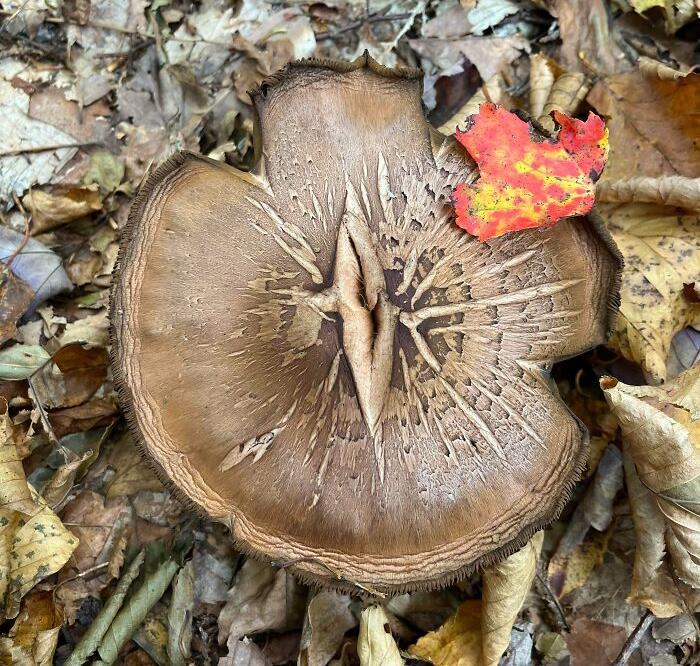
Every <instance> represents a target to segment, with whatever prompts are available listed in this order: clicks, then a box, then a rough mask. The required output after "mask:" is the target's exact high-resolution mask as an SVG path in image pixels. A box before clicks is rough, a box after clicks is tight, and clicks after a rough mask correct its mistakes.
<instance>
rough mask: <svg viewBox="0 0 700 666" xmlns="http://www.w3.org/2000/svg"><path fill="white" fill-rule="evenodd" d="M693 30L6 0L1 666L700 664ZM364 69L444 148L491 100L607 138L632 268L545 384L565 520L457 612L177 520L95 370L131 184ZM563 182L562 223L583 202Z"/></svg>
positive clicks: (477, 582)
mask: <svg viewBox="0 0 700 666" xmlns="http://www.w3.org/2000/svg"><path fill="white" fill-rule="evenodd" d="M699 30H700V26H699V21H698V15H697V7H695V6H694V4H693V3H692V2H689V1H686V0H674V1H673V2H661V1H660V0H658V1H656V0H653V1H652V0H644V1H641V0H634V1H631V2H619V1H617V0H594V1H593V2H583V1H582V0H576V1H572V2H564V1H563V0H533V1H532V2H529V1H527V0H521V1H518V2H514V1H512V0H461V1H457V0H444V1H441V2H437V1H436V0H371V1H370V2H366V1H365V0H362V1H360V0H347V1H341V0H326V1H325V2H319V3H298V2H289V3H278V2H267V1H266V0H240V1H239V2H235V3H228V2H223V1H222V0H203V2H200V3H193V2H191V1H190V0H178V1H176V2H170V1H168V0H133V1H131V2H128V3H127V2H125V3H112V2H108V1H107V0H92V1H87V2H86V1H82V0H78V1H72V0H71V1H68V0H65V1H63V2H56V3H53V2H52V3H49V2H43V1H39V0H37V1H36V2H35V1H32V2H25V3H18V2H14V1H13V0H6V1H3V2H0V52H1V55H0V110H1V111H2V113H0V255H1V256H0V262H1V263H2V266H0V270H1V273H0V404H1V405H2V410H1V411H2V416H1V418H0V433H1V437H0V605H1V607H2V610H3V615H4V623H3V624H2V628H0V663H3V664H4V663H13V664H15V663H16V664H40V665H42V666H43V665H44V664H46V665H48V664H51V663H66V664H73V665H75V664H82V663H123V664H153V663H155V664H159V665H162V666H165V665H166V664H191V663H193V664H221V665H222V666H226V665H228V664H231V665H235V666H239V665H251V664H255V665H258V664H259V665H260V666H263V665H268V664H284V663H289V662H297V663H301V664H308V665H309V666H311V665H313V666H325V665H326V664H333V665H334V666H356V665H357V664H362V665H363V666H364V665H369V664H372V665H374V664H380V663H381V664H386V663H392V664H393V663H396V664H399V663H401V664H403V663H407V662H410V661H412V660H415V659H416V656H419V657H420V658H421V659H426V660H429V661H431V662H432V663H434V664H437V665H445V666H455V665H457V664H459V665H460V666H469V665H472V664H474V665H477V664H490V663H494V664H495V663H498V661H499V659H500V658H501V653H503V655H504V656H503V657H502V660H501V663H502V664H504V665H510V666H527V665H528V664H535V663H545V664H559V663H560V664H566V663H571V664H574V665H576V664H583V663H586V664H587V665H592V664H609V663H612V661H613V660H615V659H618V662H617V663H626V662H629V663H630V664H637V663H642V664H647V663H648V664H652V665H653V666H666V665H670V664H690V663H694V660H695V659H696V658H697V653H698V645H697V640H698V625H697V621H696V617H697V616H696V615H695V611H696V610H697V604H698V599H700V597H698V594H699V590H700V577H699V576H698V566H700V565H699V564H698V559H697V558H698V553H699V552H700V550H698V529H699V528H698V526H697V525H696V524H695V522H696V517H697V516H696V512H695V508H696V506H697V501H698V496H697V495H698V489H697V483H696V477H697V474H698V471H697V470H696V469H695V468H696V467H697V464H698V461H697V459H696V458H697V451H698V447H699V446H700V444H699V443H698V441H697V435H698V428H697V423H698V405H697V404H696V403H697V395H698V391H699V389H698V384H697V374H698V362H699V352H698V350H699V349H700V344H699V343H698V340H700V337H699V336H700V334H699V333H698V330H697V329H698V328H700V299H698V297H697V293H698V286H697V285H698V280H699V278H700V250H699V247H698V239H699V238H700V228H699V227H700V221H699V218H698V215H699V210H700V203H699V202H700V188H699V186H698V179H700V152H698V141H699V140H700V136H699V135H698V123H697V122H696V113H695V112H696V109H697V108H698V106H699V102H700V98H699V97H698V91H700V78H699V77H700V75H699V74H697V73H696V70H697V66H698V64H699V61H698V54H697V51H696V50H695V48H696V42H697V36H698V32H699ZM365 50H367V51H369V53H370V55H372V56H373V57H374V58H376V59H377V60H379V61H380V62H381V63H383V64H385V65H387V66H397V65H398V66H419V67H422V68H423V70H424V72H425V79H424V91H423V98H424V103H425V106H426V109H427V110H428V111H429V113H430V119H431V121H432V122H433V124H434V125H435V127H436V128H439V129H440V131H442V132H443V133H445V134H450V135H451V134H455V132H458V138H459V137H460V136H461V137H462V139H465V134H467V135H468V133H469V122H468V120H467V119H468V117H469V116H472V115H473V114H476V113H478V111H479V108H480V107H481V108H486V109H494V108H495V107H494V106H493V105H500V108H501V109H502V111H497V112H496V113H506V111H511V110H515V109H521V110H524V111H525V112H526V113H527V114H528V116H526V117H527V118H528V119H530V122H531V126H532V127H536V128H537V130H536V131H537V132H538V133H540V136H541V137H545V138H546V141H552V140H553V139H552V137H554V136H556V134H557V122H558V123H559V125H560V126H562V127H567V123H568V122H569V121H566V120H564V121H562V119H563V118H564V116H562V115H557V114H564V115H565V116H568V117H571V118H573V119H574V120H573V121H570V122H571V123H574V124H577V123H580V122H584V121H586V119H587V118H589V117H596V116H597V117H600V118H602V119H603V120H604V121H605V124H606V127H607V128H608V130H609V142H610V144H609V145H610V148H609V156H608V161H607V165H606V168H605V170H604V171H603V175H602V177H601V179H600V180H599V181H598V183H597V184H596V185H595V195H596V204H595V206H594V208H593V210H592V211H591V212H590V213H589V215H590V216H591V217H592V218H593V219H595V220H597V221H598V222H599V223H600V224H603V225H605V227H607V229H608V230H609V231H610V233H611V234H612V236H613V238H614V239H615V240H616V242H617V244H618V246H619V248H620V250H621V252H622V254H623V256H624V259H625V271H624V275H623V279H622V292H621V296H622V303H621V308H620V313H621V315H620V317H619V318H618V321H617V324H616V328H615V331H614V334H613V336H612V338H611V340H610V341H609V343H608V345H607V347H605V348H600V349H597V350H594V351H593V352H591V353H589V354H586V355H584V356H581V357H577V358H575V359H571V360H569V361H566V362H564V363H561V364H558V365H557V366H556V367H555V368H554V373H553V374H554V377H555V379H556V381H557V384H558V386H559V389H560V392H561V394H562V396H563V397H564V399H565V400H566V401H567V403H568V404H569V405H570V406H571V408H572V409H573V410H574V411H575V412H576V414H577V415H578V416H579V418H580V419H581V420H582V421H583V422H584V423H585V424H586V426H587V427H588V429H589V432H590V434H591V440H590V456H589V463H588V469H587V472H586V474H585V478H584V479H583V480H582V481H581V483H580V484H579V486H578V487H577V489H576V490H575V492H574V494H573V497H572V500H571V502H570V504H569V506H568V507H567V509H566V510H565V511H564V513H563V515H562V517H561V518H560V519H559V520H558V521H556V522H555V523H554V524H553V525H552V526H550V527H549V528H548V529H546V530H545V531H544V532H543V533H541V536H538V537H537V540H538V541H539V540H540V539H541V540H542V543H541V544H539V543H531V544H530V545H528V546H527V547H526V548H525V549H524V550H522V551H520V552H519V553H516V554H514V555H513V556H512V557H511V558H508V559H506V560H505V561H504V562H502V563H500V564H497V565H494V566H491V567H488V568H487V569H485V570H484V571H483V572H482V573H481V574H476V575H475V576H472V577H471V578H469V579H466V580H464V581H461V582H459V583H457V584H455V585H453V586H451V587H449V588H448V589H446V590H442V591H434V592H416V593H413V594H405V595H400V596H398V597H395V598H391V599H380V600H377V599H374V600H373V599H371V598H369V597H368V596H367V594H362V595H360V596H352V595H350V596H349V595H344V594H339V593H336V592H332V591H323V590H309V589H308V588H307V587H306V586H304V585H302V584H301V583H299V582H297V581H296V580H295V579H294V578H292V577H291V576H290V575H289V574H288V573H287V572H286V571H285V569H284V568H275V567H272V566H270V565H267V564H262V563H259V562H256V561H255V560H252V559H250V558H247V557H245V556H244V555H242V554H240V553H237V552H236V551H235V549H234V547H233V545H232V543H231V542H230V540H229V538H228V536H227V533H226V530H225V529H224V528H223V527H221V526H218V525H214V524H212V523H208V522H207V521H204V520H202V519H201V518H199V517H196V516H193V515H192V514H190V513H189V512H188V511H187V510H186V508H184V507H182V506H181V505H180V504H179V502H178V500H177V499H175V498H174V497H172V496H171V495H170V493H169V491H168V490H167V489H166V488H164V487H163V485H162V484H161V482H160V481H159V480H158V478H157V477H156V476H155V475H154V474H153V473H152V472H151V470H150V469H149V468H148V467H147V466H146V465H145V464H144V463H143V461H142V459H141V458H140V455H139V453H138V450H137V447H136V444H135V442H133V441H132V439H131V437H130V434H129V432H128V429H127V427H126V424H125V423H124V419H123V416H122V414H121V413H120V411H119V409H118V407H117V401H116V396H115V392H114V387H113V384H112V378H111V374H110V372H109V370H108V364H107V353H108V349H109V336H108V324H109V322H108V319H107V307H108V304H107V300H108V291H109V287H110V284H111V270H112V268H113V267H114V265H115V262H116V258H117V251H118V243H119V236H120V231H121V230H122V229H123V227H124V225H125V224H126V220H127V216H128V210H129V205H130V203H131V201H132V198H133V195H134V194H135V192H136V191H137V190H138V187H139V185H140V183H141V182H142V181H143V179H144V178H145V177H146V175H147V174H148V173H149V171H150V170H151V169H152V168H153V167H154V165H156V164H157V163H158V162H160V161H161V160H163V159H164V158H166V157H167V156H168V155H170V154H171V153H172V152H174V151H175V150H179V149H190V150H194V151H196V152H201V153H203V154H206V155H209V156H211V157H213V158H215V159H217V160H221V161H225V162H227V163H229V164H232V165H234V166H236V167H237V168H242V169H249V168H250V166H251V164H252V159H253V153H254V145H255V142H254V137H253V126H254V113H253V110H252V107H251V105H250V98H249V96H248V94H247V91H248V90H249V89H250V88H252V87H254V86H256V85H258V84H259V83H260V82H261V81H262V80H263V79H264V78H265V77H266V76H268V75H269V74H271V73H273V72H274V71H276V70H277V69H278V68H280V67H281V66H283V65H284V64H286V63H287V62H289V61H290V60H292V59H295V58H303V57H309V56H316V57H322V58H340V59H352V58H353V57H356V56H357V55H359V54H361V53H362V52H363V51H365ZM484 105H485V106H484ZM591 112H592V113H594V114H596V116H590V115H589V114H590V113H591ZM553 114H554V115H553ZM694 114H695V115H694ZM503 117H504V118H505V117H510V116H503ZM512 122H513V123H514V124H516V123H515V121H512ZM518 122H522V123H523V126H525V127H527V125H526V123H525V122H524V121H520V120H518ZM589 122H590V121H589ZM577 127H580V125H577ZM599 138H600V137H599ZM559 139H560V142H561V143H564V142H563V141H562V138H561V134H559ZM466 142H467V143H469V141H468V140H466ZM593 143H594V144H595V142H593ZM570 148H571V147H570V146H569V147H566V146H564V148H563V151H564V152H565V153H567V154H576V150H575V149H574V150H571V149H570ZM467 149H469V146H468V145H467ZM560 150H562V149H561V148H560ZM481 168H482V173H481V176H482V179H484V178H486V177H487V172H488V168H487V167H486V166H485V165H483V164H482V165H481ZM511 168H512V164H511ZM580 171H581V173H582V174H586V173H587V172H586V169H581V170H580ZM596 171H597V174H599V173H600V169H596ZM577 177H578V176H577ZM507 178H508V170H507V168H506V169H505V170H504V172H503V178H502V180H503V179H506V180H507ZM479 182H480V181H477V183H479ZM485 183H486V180H484V183H482V186H483V185H484V184H485ZM578 186H582V187H583V189H584V190H585V193H584V192H583V191H582V192H581V195H582V196H583V198H584V199H585V201H586V204H585V206H580V207H579V208H576V206H573V207H572V208H571V210H567V211H564V215H565V216H566V215H570V214H571V213H572V212H578V213H585V212H586V210H587V208H588V206H589V203H591V202H592V195H593V189H594V186H593V184H592V182H590V183H589V182H586V183H584V184H583V185H582V184H581V183H579V184H578ZM470 196H472V197H476V196H477V195H475V194H474V193H470ZM457 212H458V213H459V206H458V211H457ZM548 221H549V222H553V221H554V220H553V219H551V220H548ZM557 223H559V224H568V223H572V222H571V221H569V220H567V219H566V218H565V219H563V220H562V221H560V222H557ZM480 224H481V225H482V226H483V223H480ZM515 226H516V227H517V226H518V225H515ZM480 228H481V227H480ZM512 229H513V227H510V228H509V229H506V233H517V231H513V230H512ZM601 380H602V387H603V388H602V390H601V388H600V386H599V382H600V381H601ZM214 399H215V396H212V400H214ZM540 548H541V553H539V555H538V552H539V549H540ZM20 562H21V564H20ZM648 611H651V613H652V615H651V616H650V615H648V614H647V612H648ZM619 659H623V661H620V660H619Z"/></svg>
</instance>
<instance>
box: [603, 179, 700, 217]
mask: <svg viewBox="0 0 700 666" xmlns="http://www.w3.org/2000/svg"><path fill="white" fill-rule="evenodd" d="M596 196H597V199H598V201H601V202H609V203H627V202H631V203H656V204H664V205H666V206H678V207H679V208H687V209H690V210H697V211H700V178H686V177H685V176H658V177H651V176H635V177H632V178H625V179H623V180H605V181H603V182H601V183H598V187H597V189H596Z"/></svg>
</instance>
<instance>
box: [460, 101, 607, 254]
mask: <svg viewBox="0 0 700 666" xmlns="http://www.w3.org/2000/svg"><path fill="white" fill-rule="evenodd" d="M554 119H555V120H556V121H557V123H558V124H559V125H560V126H561V130H560V131H559V136H558V138H557V139H551V138H549V137H545V136H543V135H541V134H540V133H538V132H537V130H536V129H535V128H534V127H532V126H531V125H530V123H527V122H525V121H523V120H521V119H520V118H519V117H518V116H517V115H515V114H514V113H511V112H510V111H506V109H504V108H503V107H501V106H497V105H496V104H491V103H485V104H482V105H481V107H480V108H479V113H477V114H475V115H473V116H471V117H470V118H469V123H468V128H467V130H466V131H464V132H462V131H460V130H457V134H456V138H457V140H458V141H459V142H460V143H461V144H462V145H463V146H464V147H465V148H466V149H467V151H468V152H469V154H470V155H471V156H472V157H473V158H474V160H475V161H476V163H477V164H478V165H479V172H480V178H479V180H478V181H477V182H476V183H474V184H473V185H469V184H466V183H460V184H459V185H457V187H456V188H455V190H454V192H453V195H452V198H453V201H454V205H455V210H456V212H457V224H458V225H459V226H460V227H462V229H465V230H466V231H468V232H469V233H470V234H472V235H473V236H477V237H478V238H479V240H482V241H483V240H486V239H488V238H494V237H496V236H502V235H503V234H506V233H508V232H509V231H519V230H521V229H532V228H533V227H548V226H551V225H553V224H554V223H555V222H557V221H558V220H560V219H561V218H563V217H570V216H572V215H585V214H586V213H588V211H590V209H591V207H592V206H593V201H594V195H595V181H596V180H598V178H599V177H600V174H601V172H602V170H603V167H604V166H605V161H606V159H607V156H608V130H607V128H606V127H605V123H604V122H603V120H602V119H601V118H600V117H599V116H597V115H595V114H594V113H589V115H588V118H587V119H586V120H585V121H582V120H577V119H575V118H569V116H567V115H565V114H563V113H559V112H556V111H555V112H554Z"/></svg>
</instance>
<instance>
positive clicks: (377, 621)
mask: <svg viewBox="0 0 700 666" xmlns="http://www.w3.org/2000/svg"><path fill="white" fill-rule="evenodd" d="M357 654H358V656H359V657H360V666H403V664H404V660H403V659H402V658H401V653H400V652H399V648H398V647H397V646H396V642H395V641H394V638H393V636H392V635H391V628H390V626H389V618H388V617H387V615H386V612H385V611H384V609H383V608H382V607H381V606H368V607H367V608H365V609H364V610H363V611H362V615H361V616H360V634H359V636H358V637H357Z"/></svg>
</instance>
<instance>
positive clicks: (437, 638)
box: [409, 532, 544, 666]
mask: <svg viewBox="0 0 700 666" xmlns="http://www.w3.org/2000/svg"><path fill="white" fill-rule="evenodd" d="M543 538H544V532H537V534H535V535H534V536H533V537H532V539H530V541H529V542H528V543H527V544H525V546H524V547H523V548H521V549H520V550H519V551H517V552H515V553H513V554H512V555H510V556H509V557H507V558H506V559H505V560H503V561H502V562H499V563H497V564H493V565H491V566H489V567H486V568H485V569H484V572H483V575H482V579H483V600H482V602H481V604H479V602H478V601H472V600H470V601H465V602H464V603H463V604H462V605H461V606H460V607H459V609H458V610H457V613H456V614H455V615H453V616H452V617H451V618H450V619H449V620H447V622H445V624H443V625H442V626H441V627H440V628H439V629H436V630H435V631H431V632H430V633H428V634H426V635H425V636H423V638H421V639H420V640H418V642H417V643H416V644H415V645H413V646H411V647H410V648H409V652H411V654H413V655H415V656H416V657H419V658H421V659H425V660H427V661H431V662H432V663H433V664H435V665H436V666H494V665H495V664H498V662H499V660H500V658H501V656H502V655H503V653H504V652H505V650H506V648H507V647H508V644H509V642H510V636H511V630H512V628H513V622H514V621H515V618H516V617H517V615H518V613H519V611H520V608H521V607H522V605H523V602H524V600H525V596H526V595H527V593H528V592H529V591H530V586H531V585H532V581H533V579H534V577H535V572H536V569H537V561H538V559H539V554H540V550H541V548H542V540H543Z"/></svg>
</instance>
